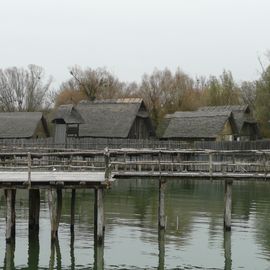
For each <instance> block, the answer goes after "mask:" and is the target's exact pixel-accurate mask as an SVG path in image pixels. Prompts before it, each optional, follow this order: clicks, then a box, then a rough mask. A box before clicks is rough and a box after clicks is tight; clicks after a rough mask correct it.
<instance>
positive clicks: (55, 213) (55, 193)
mask: <svg viewBox="0 0 270 270" xmlns="http://www.w3.org/2000/svg"><path fill="white" fill-rule="evenodd" d="M48 204H49V210H50V220H51V241H52V242H54V241H55V240H56V239H57V232H58V227H59V222H60V217H61V210H62V190H61V189H57V190H53V189H49V190H48Z"/></svg>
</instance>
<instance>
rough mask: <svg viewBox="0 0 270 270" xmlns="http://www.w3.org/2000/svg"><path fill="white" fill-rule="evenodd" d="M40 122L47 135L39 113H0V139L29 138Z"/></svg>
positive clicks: (44, 121)
mask: <svg viewBox="0 0 270 270" xmlns="http://www.w3.org/2000/svg"><path fill="white" fill-rule="evenodd" d="M40 121H41V122H42V124H43V126H44V129H45V132H46V134H47V135H48V134H49V132H48V128H47V123H46V120H45V118H44V117H43V114H42V113H41V112H3V113H0V138H7V139H12V138H31V137H33V135H34V134H35V131H36V129H37V127H38V124H39V123H40Z"/></svg>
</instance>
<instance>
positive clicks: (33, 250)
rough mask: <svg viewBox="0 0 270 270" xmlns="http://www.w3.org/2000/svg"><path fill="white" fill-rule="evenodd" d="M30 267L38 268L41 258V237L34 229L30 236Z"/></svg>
mask: <svg viewBox="0 0 270 270" xmlns="http://www.w3.org/2000/svg"><path fill="white" fill-rule="evenodd" d="M28 241H29V243H28V267H29V269H38V260H39V239H38V232H37V231H32V232H31V233H29V237H28Z"/></svg>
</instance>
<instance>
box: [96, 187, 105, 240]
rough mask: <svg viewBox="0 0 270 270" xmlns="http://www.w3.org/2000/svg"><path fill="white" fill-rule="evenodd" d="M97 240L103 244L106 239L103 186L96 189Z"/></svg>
mask: <svg viewBox="0 0 270 270" xmlns="http://www.w3.org/2000/svg"><path fill="white" fill-rule="evenodd" d="M94 207H95V209H94V213H95V217H94V227H95V230H94V231H95V232H94V233H95V241H96V243H97V244H103V239H104V203H103V188H100V187H98V188H96V189H95V206H94Z"/></svg>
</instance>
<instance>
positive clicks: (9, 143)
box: [0, 137, 270, 151]
mask: <svg viewBox="0 0 270 270" xmlns="http://www.w3.org/2000/svg"><path fill="white" fill-rule="evenodd" d="M0 147H1V148H2V149H5V148H6V149H12V148H16V149H18V148H21V149H27V148H47V149H88V150H89V149H91V150H103V149H104V148H105V147H108V148H110V149H121V148H132V149H134V148H135V149H145V148H147V149H212V150H221V151H222V150H266V149H270V140H258V141H247V142H237V141H233V142H228V141H221V142H213V141H195V142H190V143H187V142H183V141H173V140H168V141H167V140H166V141H164V140H157V139H156V140H154V139H153V140H136V139H111V138H108V139H106V138H68V139H67V141H66V143H64V144H56V143H55V142H54V138H52V137H50V138H44V139H41V138H39V139H0Z"/></svg>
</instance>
